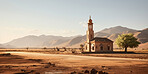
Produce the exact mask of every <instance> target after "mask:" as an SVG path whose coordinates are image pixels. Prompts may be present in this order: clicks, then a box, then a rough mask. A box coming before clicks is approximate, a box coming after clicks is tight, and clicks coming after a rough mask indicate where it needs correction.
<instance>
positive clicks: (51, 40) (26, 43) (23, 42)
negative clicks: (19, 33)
mask: <svg viewBox="0 0 148 74" xmlns="http://www.w3.org/2000/svg"><path fill="white" fill-rule="evenodd" d="M72 38H73V37H62V36H52V35H49V36H46V35H41V36H34V35H29V36H25V37H22V38H18V39H14V40H12V41H10V42H8V43H5V45H12V46H15V47H17V48H21V47H50V46H53V45H58V44H61V43H63V42H66V41H68V40H70V39H72Z"/></svg>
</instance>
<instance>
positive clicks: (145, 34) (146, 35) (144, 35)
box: [134, 28, 148, 43]
mask: <svg viewBox="0 0 148 74" xmlns="http://www.w3.org/2000/svg"><path fill="white" fill-rule="evenodd" d="M134 36H135V37H137V38H138V40H139V41H140V42H141V43H146V42H148V28H146V29H144V30H141V31H138V32H136V33H135V35H134Z"/></svg>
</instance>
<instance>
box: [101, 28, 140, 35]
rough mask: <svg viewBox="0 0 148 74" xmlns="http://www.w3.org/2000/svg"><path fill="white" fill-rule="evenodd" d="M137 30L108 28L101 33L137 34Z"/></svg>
mask: <svg viewBox="0 0 148 74" xmlns="http://www.w3.org/2000/svg"><path fill="white" fill-rule="evenodd" d="M136 31H137V30H134V29H129V28H127V27H122V26H116V27H111V28H106V29H104V30H101V31H100V32H101V33H106V34H116V33H123V32H124V33H135V32H136Z"/></svg>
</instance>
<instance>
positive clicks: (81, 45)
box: [80, 44, 84, 52]
mask: <svg viewBox="0 0 148 74" xmlns="http://www.w3.org/2000/svg"><path fill="white" fill-rule="evenodd" d="M80 47H81V49H82V52H83V47H84V45H83V44H80Z"/></svg>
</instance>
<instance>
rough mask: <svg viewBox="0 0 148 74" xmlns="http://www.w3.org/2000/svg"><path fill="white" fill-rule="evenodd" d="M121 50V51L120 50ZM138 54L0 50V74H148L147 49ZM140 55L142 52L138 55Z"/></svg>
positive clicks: (137, 51)
mask: <svg viewBox="0 0 148 74" xmlns="http://www.w3.org/2000/svg"><path fill="white" fill-rule="evenodd" d="M117 51H118V50H117ZM129 51H135V53H115V54H113V53H97V54H80V53H77V54H76V53H75V54H73V53H71V54H70V53H64V52H62V53H60V52H54V53H53V52H49V51H44V52H43V51H41V50H40V51H39V50H34V51H33V50H30V51H26V49H24V50H22V51H21V49H20V50H13V51H10V49H7V50H6V49H3V50H0V74H70V73H72V74H84V73H85V74H88V73H92V72H95V71H96V72H97V71H98V73H100V74H101V73H104V74H107V73H108V74H147V73H148V58H147V57H148V53H147V52H148V50H129ZM139 52H140V53H139Z"/></svg>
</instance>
